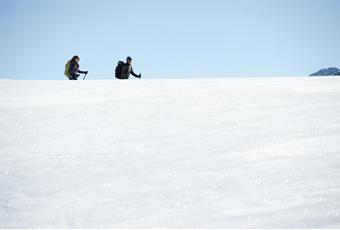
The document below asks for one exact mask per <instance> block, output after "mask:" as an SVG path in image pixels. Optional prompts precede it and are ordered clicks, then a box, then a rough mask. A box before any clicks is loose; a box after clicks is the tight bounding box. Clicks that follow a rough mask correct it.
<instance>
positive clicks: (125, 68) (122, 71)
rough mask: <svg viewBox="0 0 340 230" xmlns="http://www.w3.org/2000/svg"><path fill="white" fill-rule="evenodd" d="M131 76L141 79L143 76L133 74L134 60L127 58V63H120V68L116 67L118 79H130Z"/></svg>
mask: <svg viewBox="0 0 340 230" xmlns="http://www.w3.org/2000/svg"><path fill="white" fill-rule="evenodd" d="M130 74H132V76H134V77H136V78H139V79H140V78H141V77H142V74H141V73H140V74H139V75H137V74H135V72H133V68H132V58H131V57H127V58H126V63H124V62H122V61H120V62H118V66H117V67H116V78H118V79H129V77H130Z"/></svg>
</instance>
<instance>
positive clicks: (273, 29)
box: [0, 0, 340, 79]
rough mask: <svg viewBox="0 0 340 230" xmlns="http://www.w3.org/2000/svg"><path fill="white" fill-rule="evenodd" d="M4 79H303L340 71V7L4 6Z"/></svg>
mask: <svg viewBox="0 0 340 230" xmlns="http://www.w3.org/2000/svg"><path fill="white" fill-rule="evenodd" d="M0 29H1V30H0V33H1V34H0V78H14V79H64V76H63V71H64V65H65V62H66V61H67V60H68V59H69V58H71V56H73V55H76V54H77V55H79V56H80V57H81V63H80V64H81V69H83V70H88V71H89V72H90V74H89V78H90V79H108V78H113V72H114V67H115V64H116V62H117V61H118V60H119V59H122V60H124V59H125V57H126V56H127V55H130V56H132V57H133V58H134V69H135V71H136V72H138V73H139V72H142V73H143V77H144V78H179V77H229V76H296V75H308V74H310V73H311V72H314V71H316V70H318V69H320V68H323V67H330V66H338V67H340V58H339V57H340V56H339V55H340V0H167V1H166V0H164V1H162V0H128V1H122V0H119V1H118V0H117V1H116V0H96V1H95V0H91V1H90V0H72V1H69V0H54V1H53V0H0Z"/></svg>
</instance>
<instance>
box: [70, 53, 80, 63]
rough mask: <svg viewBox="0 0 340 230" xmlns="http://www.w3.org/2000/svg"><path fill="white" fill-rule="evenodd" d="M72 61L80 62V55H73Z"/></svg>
mask: <svg viewBox="0 0 340 230" xmlns="http://www.w3.org/2000/svg"><path fill="white" fill-rule="evenodd" d="M72 61H76V62H78V63H79V61H80V58H79V56H77V55H76V56H73V58H72Z"/></svg>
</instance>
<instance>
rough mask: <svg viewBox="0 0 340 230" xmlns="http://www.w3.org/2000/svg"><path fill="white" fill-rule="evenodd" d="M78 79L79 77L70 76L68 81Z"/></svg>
mask: <svg viewBox="0 0 340 230" xmlns="http://www.w3.org/2000/svg"><path fill="white" fill-rule="evenodd" d="M78 77H79V75H76V74H72V75H71V76H70V77H69V79H70V80H78Z"/></svg>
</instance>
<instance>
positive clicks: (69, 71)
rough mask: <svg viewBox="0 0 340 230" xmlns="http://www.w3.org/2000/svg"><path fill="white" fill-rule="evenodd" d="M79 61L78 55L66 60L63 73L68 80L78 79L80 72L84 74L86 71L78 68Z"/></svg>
mask: <svg viewBox="0 0 340 230" xmlns="http://www.w3.org/2000/svg"><path fill="white" fill-rule="evenodd" d="M79 62H80V58H79V56H73V58H72V59H71V60H70V61H68V62H67V64H66V69H65V75H66V76H67V77H68V78H69V79H70V80H78V77H79V76H80V74H81V73H82V74H85V75H86V74H87V73H88V71H81V70H79Z"/></svg>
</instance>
